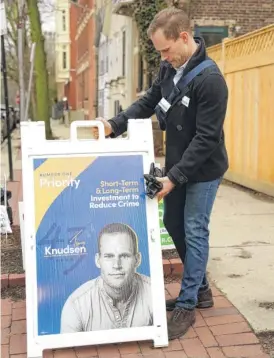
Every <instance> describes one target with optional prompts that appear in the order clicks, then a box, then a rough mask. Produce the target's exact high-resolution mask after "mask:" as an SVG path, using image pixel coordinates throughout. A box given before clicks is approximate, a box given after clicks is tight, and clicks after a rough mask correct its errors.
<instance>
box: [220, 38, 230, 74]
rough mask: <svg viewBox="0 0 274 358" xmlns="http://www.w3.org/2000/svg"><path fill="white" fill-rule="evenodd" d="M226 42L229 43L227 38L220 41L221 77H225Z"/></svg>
mask: <svg viewBox="0 0 274 358" xmlns="http://www.w3.org/2000/svg"><path fill="white" fill-rule="evenodd" d="M228 41H229V38H228V37H225V38H224V39H223V40H222V54H221V71H222V73H223V75H225V48H226V43H227V42H228Z"/></svg>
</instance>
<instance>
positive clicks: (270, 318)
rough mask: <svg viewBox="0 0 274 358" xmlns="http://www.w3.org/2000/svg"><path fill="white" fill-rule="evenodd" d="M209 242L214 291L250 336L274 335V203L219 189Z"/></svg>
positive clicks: (232, 189)
mask: <svg viewBox="0 0 274 358" xmlns="http://www.w3.org/2000/svg"><path fill="white" fill-rule="evenodd" d="M210 240H211V241H210V246H211V250H210V260H209V265H208V271H209V273H210V276H211V278H212V279H213V281H214V282H215V283H216V285H217V287H218V288H219V289H221V290H222V291H223V292H224V293H225V294H226V295H227V297H228V299H229V300H230V301H231V302H232V303H233V304H234V305H235V306H236V307H237V308H238V309H239V311H240V312H241V313H242V314H243V315H244V316H245V317H246V319H247V320H248V321H249V323H250V324H251V325H252V327H253V329H254V330H255V331H263V330H274V198H273V199H271V198H267V197H265V196H262V195H258V194H257V195H256V194H255V195H254V194H253V193H252V192H251V191H249V190H241V189H239V187H233V186H231V185H221V187H220V190H219V193H218V197H217V201H216V204H215V206H214V210H213V215H212V221H211V238H210Z"/></svg>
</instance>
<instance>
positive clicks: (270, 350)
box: [257, 331, 274, 358]
mask: <svg viewBox="0 0 274 358" xmlns="http://www.w3.org/2000/svg"><path fill="white" fill-rule="evenodd" d="M257 337H258V339H259V341H260V343H261V345H262V347H263V350H264V351H265V352H266V353H267V354H269V355H270V358H274V331H267V332H262V333H258V334H257Z"/></svg>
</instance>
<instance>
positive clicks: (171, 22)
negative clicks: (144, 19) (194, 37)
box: [147, 7, 191, 40]
mask: <svg viewBox="0 0 274 358" xmlns="http://www.w3.org/2000/svg"><path fill="white" fill-rule="evenodd" d="M158 29H162V30H163V33H164V35H165V37H166V38H167V39H168V40H170V39H173V40H177V39H178V38H179V35H180V33H181V32H183V31H187V32H189V33H191V25H190V20H189V17H188V15H187V13H186V12H185V11H184V10H181V9H177V8H175V7H168V8H166V9H164V10H161V11H160V12H158V13H157V14H156V15H155V16H154V19H153V20H152V21H151V23H150V25H149V28H148V30H147V35H148V37H151V35H153V34H154V33H155V32H156V31H157V30H158Z"/></svg>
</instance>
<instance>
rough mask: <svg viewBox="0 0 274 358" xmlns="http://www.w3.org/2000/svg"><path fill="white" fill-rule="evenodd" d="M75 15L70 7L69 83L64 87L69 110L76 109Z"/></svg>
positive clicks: (75, 10) (75, 12) (74, 10)
mask: <svg viewBox="0 0 274 358" xmlns="http://www.w3.org/2000/svg"><path fill="white" fill-rule="evenodd" d="M77 13H78V9H77V7H76V6H70V9H69V14H70V23H69V28H70V52H69V56H70V81H69V82H68V83H67V84H66V86H65V96H66V97H67V98H68V102H69V105H70V109H71V110H73V111H74V110H76V109H77V103H76V59H77V51H76V42H75V36H76V29H77Z"/></svg>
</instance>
